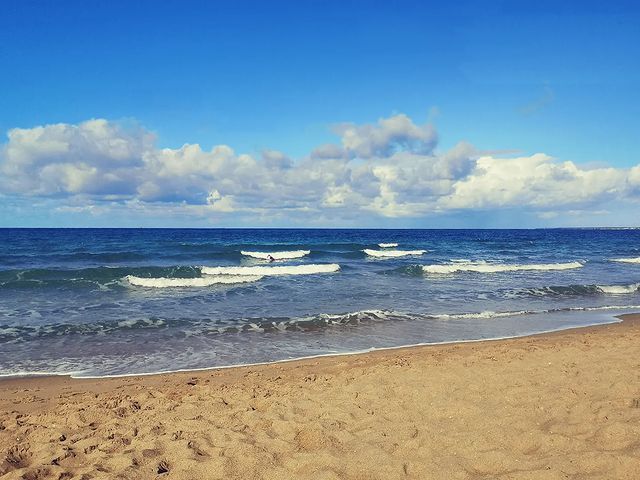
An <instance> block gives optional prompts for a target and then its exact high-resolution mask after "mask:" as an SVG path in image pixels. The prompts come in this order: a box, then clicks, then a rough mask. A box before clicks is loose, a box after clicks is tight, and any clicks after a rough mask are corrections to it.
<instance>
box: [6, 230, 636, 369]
mask: <svg viewBox="0 0 640 480" xmlns="http://www.w3.org/2000/svg"><path fill="white" fill-rule="evenodd" d="M396 243H397V245H396V246H391V247H390V246H380V244H387V245H393V244H396ZM639 245H640V231H639V230H633V229H625V230H613V229H561V230H235V229H234V230H224V229H211V230H186V229H181V230H170V229H162V230H141V229H104V230H94V229H86V230H74V229H38V230H29V229H2V230H0V375H16V374H17V375H20V374H28V373H36V372H37V373H41V374H46V373H50V374H52V373H73V374H74V375H75V376H104V375H123V374H135V373H152V372H160V371H174V370H181V369H196V368H208V367H215V366H229V365H237V364H247V363H259V362H269V361H278V360H286V359H291V358H300V357H307V356H313V355H324V354H331V353H349V352H354V351H362V350H367V349H371V348H389V347H396V346H402V345H413V344H422V343H441V342H451V341H462V340H465V341H466V340H479V339H487V338H503V337H513V336H521V335H527V334H532V333H539V332H544V331H553V330H558V329H563V328H571V327H578V326H586V325H593V324H598V323H606V322H611V321H614V319H613V316H614V315H617V314H620V313H628V312H630V311H634V309H635V310H640V291H638V287H640V260H639V261H637V262H636V261H635V259H639V258H640V247H639ZM270 257H271V258H270ZM271 259H273V261H270V260H271ZM621 260H623V261H621Z"/></svg>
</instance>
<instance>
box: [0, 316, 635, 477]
mask: <svg viewBox="0 0 640 480" xmlns="http://www.w3.org/2000/svg"><path fill="white" fill-rule="evenodd" d="M639 353H640V315H632V316H627V317H625V319H624V322H623V323H620V324H613V325H606V326H599V327H590V328H584V329H576V330H568V331H563V332H557V333H552V334H544V335H538V336H533V337H526V338H519V339H511V340H500V341H489V342H478V343H466V344H450V345H441V346H427V347H415V348H406V349H397V350H389V351H379V352H373V353H368V354H362V355H353V356H340V357H324V358H318V359H310V360H302V361H295V362H289V363H280V364H271V365H264V366H255V367H240V368H232V369H226V370H209V371H199V372H195V373H177V374H166V375H154V376H146V377H128V378H115V379H101V380H74V379H70V378H66V377H54V378H52V377H48V378H27V379H11V380H4V381H2V382H0V477H2V478H7V479H13V478H24V479H44V478H54V479H90V478H132V479H133V478H135V479H146V478H175V479H199V478H207V479H245V480H246V479H287V478H297V479H300V478H304V479H323V480H324V479H327V480H328V479H361V480H364V479H396V478H397V479H400V478H402V479H405V478H414V479H444V478H448V479H480V478H504V479H566V478H575V479H577V478H580V479H583V478H590V479H595V478H602V479H625V478H628V479H632V478H638V472H640V369H639V367H640V357H639V355H638V354H639Z"/></svg>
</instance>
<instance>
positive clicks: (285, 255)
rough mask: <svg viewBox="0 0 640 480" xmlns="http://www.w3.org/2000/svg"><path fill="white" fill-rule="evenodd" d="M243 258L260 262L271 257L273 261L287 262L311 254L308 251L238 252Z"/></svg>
mask: <svg viewBox="0 0 640 480" xmlns="http://www.w3.org/2000/svg"><path fill="white" fill-rule="evenodd" d="M240 253H241V254H242V255H244V256H245V257H253V258H259V259H261V260H269V257H272V258H273V259H274V260H289V259H292V258H302V257H304V256H306V255H309V254H310V253H311V251H310V250H291V251H287V252H248V251H245V250H242V251H241V252H240Z"/></svg>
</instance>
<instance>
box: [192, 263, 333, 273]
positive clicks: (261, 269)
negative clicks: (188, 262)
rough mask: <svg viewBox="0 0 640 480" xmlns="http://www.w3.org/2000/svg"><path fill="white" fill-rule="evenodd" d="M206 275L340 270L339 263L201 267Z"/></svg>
mask: <svg viewBox="0 0 640 480" xmlns="http://www.w3.org/2000/svg"><path fill="white" fill-rule="evenodd" d="M200 270H201V272H202V273H203V274H204V275H259V276H270V275H312V274H315V273H333V272H337V271H338V270H340V265H338V264H337V263H328V264H310V265H292V266H273V267H272V266H257V267H201V268H200Z"/></svg>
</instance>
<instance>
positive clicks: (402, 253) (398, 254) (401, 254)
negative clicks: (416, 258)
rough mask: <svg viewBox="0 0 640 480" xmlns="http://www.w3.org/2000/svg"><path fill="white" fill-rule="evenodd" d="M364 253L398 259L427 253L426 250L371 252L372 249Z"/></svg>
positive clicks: (366, 249)
mask: <svg viewBox="0 0 640 480" xmlns="http://www.w3.org/2000/svg"><path fill="white" fill-rule="evenodd" d="M363 252H364V253H366V254H367V255H369V256H370V257H376V258H398V257H408V256H409V255H422V254H423V253H427V251H426V250H371V249H370V248H365V249H364V250H363Z"/></svg>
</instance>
